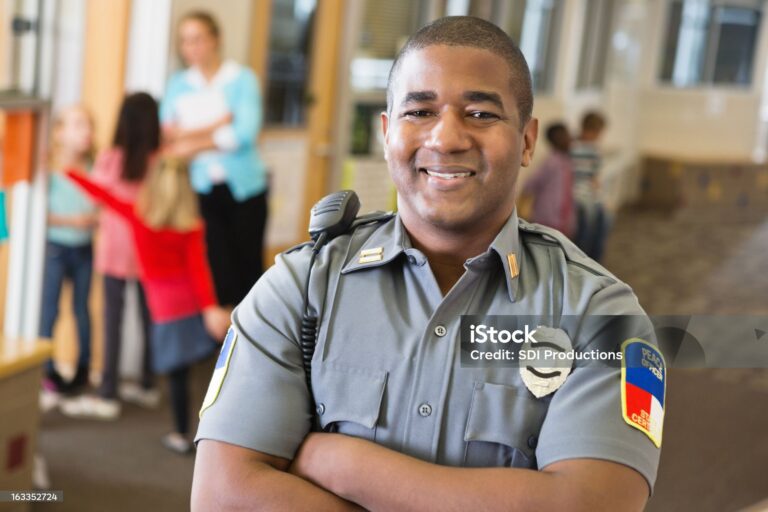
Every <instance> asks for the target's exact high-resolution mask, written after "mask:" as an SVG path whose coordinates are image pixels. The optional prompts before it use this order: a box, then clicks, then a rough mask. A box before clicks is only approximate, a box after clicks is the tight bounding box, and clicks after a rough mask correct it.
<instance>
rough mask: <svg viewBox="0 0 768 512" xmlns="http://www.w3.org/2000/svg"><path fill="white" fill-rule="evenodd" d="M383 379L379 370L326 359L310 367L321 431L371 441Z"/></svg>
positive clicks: (378, 409) (382, 388)
mask: <svg viewBox="0 0 768 512" xmlns="http://www.w3.org/2000/svg"><path fill="white" fill-rule="evenodd" d="M386 382H387V372H385V371H383V370H370V369H365V368H357V367H352V366H346V365H340V364H337V363H328V362H325V363H320V364H319V365H316V366H315V367H313V369H312V387H313V389H314V393H315V402H316V403H317V413H318V417H319V419H320V426H321V427H322V428H323V431H325V432H337V433H339V434H346V435H349V436H354V437H360V438H363V439H367V440H369V441H375V440H376V426H377V424H378V423H379V414H380V411H381V404H382V400H383V397H384V388H385V387H386Z"/></svg>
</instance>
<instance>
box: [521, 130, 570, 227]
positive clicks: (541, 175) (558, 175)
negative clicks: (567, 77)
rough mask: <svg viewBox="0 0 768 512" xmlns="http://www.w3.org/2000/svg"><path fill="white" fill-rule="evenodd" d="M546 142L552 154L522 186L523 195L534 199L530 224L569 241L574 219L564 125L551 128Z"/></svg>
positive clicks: (568, 141) (566, 137)
mask: <svg viewBox="0 0 768 512" xmlns="http://www.w3.org/2000/svg"><path fill="white" fill-rule="evenodd" d="M547 141H548V142H549V144H550V146H551V149H552V151H551V153H550V154H549V156H547V158H546V159H545V160H544V162H543V163H542V164H541V165H540V166H539V167H538V168H536V170H535V171H534V172H533V174H532V175H531V176H530V177H529V178H528V180H527V181H526V182H525V185H524V187H523V194H530V195H532V196H533V208H532V213H531V221H532V222H537V223H539V224H543V225H545V226H549V227H552V228H555V229H557V230H559V231H560V232H561V233H563V234H564V235H566V236H567V237H569V238H570V237H572V236H573V234H574V231H575V223H576V220H575V216H576V215H575V209H574V205H573V164H572V163H571V157H570V154H569V151H570V147H571V136H570V134H569V133H568V128H566V127H565V125H564V124H563V123H555V124H552V125H550V126H549V127H547Z"/></svg>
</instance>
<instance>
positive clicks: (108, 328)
mask: <svg viewBox="0 0 768 512" xmlns="http://www.w3.org/2000/svg"><path fill="white" fill-rule="evenodd" d="M125 284H126V280H125V279H118V278H116V277H110V276H107V275H105V276H104V369H103V374H102V377H101V388H100V389H99V395H101V397H102V398H106V399H110V400H112V399H114V398H115V397H116V396H117V382H118V380H119V376H118V372H119V366H120V347H121V345H122V327H123V307H124V305H125ZM136 284H137V285H138V292H139V310H140V312H141V324H142V325H141V329H142V335H143V338H144V340H143V345H144V355H143V357H142V365H141V386H142V387H143V388H144V389H149V388H151V387H152V384H153V374H152V366H151V364H150V361H151V360H152V359H151V357H152V352H151V349H150V339H149V336H150V328H151V325H152V323H151V320H150V318H149V309H147V299H146V297H145V296H144V289H143V288H142V286H141V284H140V283H136Z"/></svg>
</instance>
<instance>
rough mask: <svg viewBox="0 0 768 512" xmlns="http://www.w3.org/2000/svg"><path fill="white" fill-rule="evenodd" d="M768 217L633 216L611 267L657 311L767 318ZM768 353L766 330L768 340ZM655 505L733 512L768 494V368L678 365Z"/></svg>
mask: <svg viewBox="0 0 768 512" xmlns="http://www.w3.org/2000/svg"><path fill="white" fill-rule="evenodd" d="M767 254H768V219H766V220H765V221H764V222H758V223H743V222H729V220H728V218H722V219H721V220H720V222H717V223H713V222H705V221H696V220H691V218H690V217H687V218H686V220H682V219H676V218H674V217H669V216H664V215H658V214H652V213H644V212H639V211H634V212H625V213H624V214H623V215H620V216H619V218H618V219H617V222H616V224H615V226H614V230H613V233H612V237H611V240H610V243H609V246H608V249H607V252H606V257H605V261H604V264H605V266H606V267H607V268H609V269H610V270H611V271H612V272H614V273H615V274H616V275H617V276H618V277H619V278H620V279H623V280H624V281H626V282H627V283H629V284H630V285H631V286H632V287H633V288H634V290H635V293H636V294H637V296H638V298H639V300H640V303H641V304H642V305H643V307H644V308H645V309H646V311H647V312H648V313H649V314H651V315H688V314H695V315H753V316H758V317H761V318H762V317H766V318H768V257H766V255H767ZM761 341H762V342H764V343H765V344H766V345H767V347H766V350H768V335H765V337H763V338H761ZM667 392H668V395H667V416H666V422H665V428H664V442H663V445H662V459H661V465H660V468H659V475H658V479H657V483H656V489H655V496H654V497H653V499H652V500H651V502H650V504H649V506H648V510H650V511H677V510H680V511H696V512H704V511H713V512H714V511H735V510H739V509H741V508H743V507H746V506H748V505H750V504H754V503H756V502H758V501H760V500H762V499H764V498H766V496H768V477H766V476H765V467H766V466H768V407H766V404H768V370H766V369H761V368H757V369H753V368H745V369H733V368H720V369H695V370H672V371H671V372H670V376H669V383H668V387H667Z"/></svg>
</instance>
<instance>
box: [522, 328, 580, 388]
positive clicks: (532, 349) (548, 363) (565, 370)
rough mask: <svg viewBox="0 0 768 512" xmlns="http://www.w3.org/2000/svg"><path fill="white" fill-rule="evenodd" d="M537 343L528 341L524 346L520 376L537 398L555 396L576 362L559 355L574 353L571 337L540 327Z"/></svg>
mask: <svg viewBox="0 0 768 512" xmlns="http://www.w3.org/2000/svg"><path fill="white" fill-rule="evenodd" d="M532 336H533V339H535V340H536V343H530V342H526V343H525V344H523V345H522V346H521V347H520V352H519V354H520V357H519V359H520V375H521V376H522V377H523V383H525V387H526V388H528V391H530V392H531V393H533V396H535V397H536V398H541V397H544V396H547V395H549V394H550V393H554V392H555V391H557V390H558V389H559V388H560V386H562V385H563V383H564V382H565V379H566V378H567V377H568V375H569V374H570V373H571V368H572V367H573V359H572V358H569V357H562V356H558V354H568V353H569V352H572V351H573V345H572V344H571V338H570V337H569V336H568V333H566V332H565V331H564V330H562V329H559V328H555V327H544V326H539V327H536V332H535V333H533V335H532Z"/></svg>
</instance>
